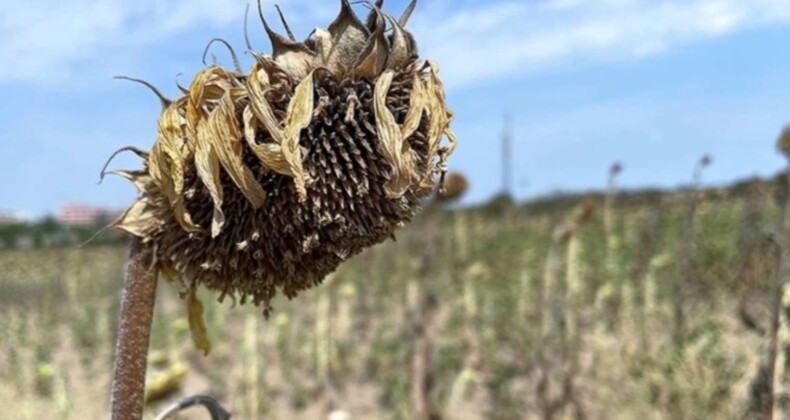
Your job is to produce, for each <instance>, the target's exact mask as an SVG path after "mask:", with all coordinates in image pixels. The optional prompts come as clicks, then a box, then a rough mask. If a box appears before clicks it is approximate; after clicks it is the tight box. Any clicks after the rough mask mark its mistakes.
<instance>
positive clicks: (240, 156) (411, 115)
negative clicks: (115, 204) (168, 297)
mask: <svg viewBox="0 0 790 420" xmlns="http://www.w3.org/2000/svg"><path fill="white" fill-rule="evenodd" d="M382 3H383V1H377V2H376V3H375V4H367V6H368V8H369V9H370V13H369V14H368V16H367V18H366V19H365V21H362V20H361V19H360V18H359V17H358V16H357V15H356V14H355V12H354V10H352V7H351V5H350V4H349V2H348V1H347V0H342V1H341V9H340V13H339V14H338V16H337V18H336V19H335V20H334V21H333V22H332V23H331V24H329V26H328V27H327V28H326V29H321V28H317V29H315V30H314V31H313V32H312V33H311V34H310V36H309V37H308V38H307V39H306V40H305V41H302V42H299V41H296V40H295V38H294V37H293V35H292V34H291V30H290V29H289V28H288V25H287V23H286V21H285V19H284V18H283V24H284V26H285V28H286V30H287V34H288V35H286V36H284V35H281V34H279V33H276V32H275V31H274V30H272V28H271V27H270V25H269V23H268V22H267V21H266V19H265V18H264V16H263V13H262V12H261V7H260V3H259V4H258V11H259V15H260V17H261V21H262V23H263V26H264V29H265V31H266V33H267V34H268V37H269V39H270V40H271V44H272V53H271V55H269V54H265V53H262V52H258V51H255V50H254V49H253V48H252V47H251V46H250V44H249V41H248V42H247V44H248V45H247V47H248V50H249V52H250V53H251V55H252V56H253V57H254V63H253V64H252V67H251V68H250V69H249V71H247V72H244V71H243V70H242V69H241V68H240V66H239V65H238V60H236V59H235V54H233V56H234V63H235V64H236V65H235V68H234V69H228V68H224V67H222V66H220V65H217V64H214V65H211V66H207V67H205V68H204V69H202V70H201V71H200V72H198V74H197V75H196V76H195V77H194V79H193V81H192V82H191V84H190V85H189V86H188V87H185V88H181V91H182V93H183V95H182V96H181V97H179V98H177V99H174V100H170V99H167V98H165V97H164V96H161V94H160V97H161V99H162V103H163V111H162V114H161V116H160V118H159V121H158V126H157V137H156V141H155V143H154V145H153V147H152V148H151V149H150V151H137V152H138V154H139V155H140V156H141V157H142V158H143V168H142V169H141V170H130V171H116V172H115V173H117V174H119V175H121V176H124V177H126V178H128V179H129V180H131V181H132V182H133V183H134V184H135V185H136V186H137V189H138V190H139V196H138V198H137V200H136V201H135V202H134V203H133V204H132V205H131V206H130V207H129V208H128V210H126V212H125V213H124V214H123V215H122V216H121V217H120V219H119V220H118V221H116V222H115V223H114V226H115V227H117V228H119V229H122V230H124V231H126V232H128V233H130V234H132V235H134V236H137V237H139V238H140V240H141V241H142V242H144V243H145V244H148V245H149V246H151V247H152V249H153V250H154V253H155V256H156V259H157V266H158V267H159V269H160V270H161V272H162V273H163V274H165V275H166V276H167V277H169V278H172V279H179V280H180V281H182V282H183V284H184V286H185V288H186V289H187V291H188V293H185V296H190V300H191V299H195V297H194V296H195V295H194V290H195V289H197V288H198V287H199V286H204V287H206V288H208V289H211V290H214V291H217V292H218V293H219V298H220V301H221V300H222V299H223V298H224V297H225V296H232V297H233V298H234V299H235V298H237V297H238V298H239V299H240V300H241V302H242V303H244V302H245V301H248V300H250V301H252V302H253V303H254V304H255V305H259V306H262V307H263V309H264V312H265V313H266V314H268V313H269V311H270V308H271V300H272V298H273V297H274V296H275V294H276V293H277V292H278V291H281V292H282V293H284V294H285V295H287V296H288V297H289V298H293V297H295V296H296V295H297V294H298V292H300V291H302V290H305V289H307V288H310V287H312V286H314V285H316V284H318V283H320V282H321V281H322V279H323V278H324V277H325V276H326V275H327V274H328V273H330V272H332V271H334V270H335V269H336V268H337V266H338V265H339V264H340V263H341V262H342V261H344V260H345V259H347V258H348V257H350V256H353V255H355V254H357V253H359V252H360V251H362V250H364V249H365V248H367V247H370V246H372V245H374V244H377V243H380V242H382V241H384V240H386V239H387V238H390V237H392V236H393V234H394V232H395V230H396V229H397V228H398V227H401V226H403V225H404V224H405V223H407V222H408V221H409V220H410V219H411V218H412V217H413V216H414V214H415V213H416V212H417V211H418V210H419V208H420V203H421V202H422V200H423V199H424V198H425V197H426V196H428V195H429V194H430V193H431V192H432V191H433V190H434V189H435V187H436V183H437V182H439V179H440V178H441V177H442V176H443V174H444V172H445V171H446V161H447V158H448V156H449V155H450V154H451V153H452V151H453V149H454V147H455V143H456V141H455V136H454V135H453V133H452V131H451V129H450V122H451V120H452V119H453V114H452V113H451V112H450V111H449V109H448V107H447V104H446V101H445V94H444V88H443V86H442V82H441V81H440V79H439V74H438V73H439V70H438V67H437V65H436V63H434V62H431V61H424V60H421V59H420V58H419V55H418V50H417V43H416V40H415V38H414V36H413V35H412V34H411V33H410V32H409V31H407V30H406V29H405V26H406V23H407V21H408V20H409V16H410V15H411V13H412V11H413V9H414V6H415V3H416V1H413V2H412V3H411V4H410V5H409V7H408V8H407V10H406V11H405V12H404V13H403V15H402V17H400V18H399V19H395V18H394V17H393V16H391V15H390V14H388V13H386V12H384V11H383V10H382V9H381V7H382ZM281 17H282V14H281ZM245 35H246V28H245ZM220 41H221V40H220ZM221 42H223V43H225V41H221ZM225 44H226V45H227V43H225ZM228 47H229V46H228ZM231 52H233V51H232V49H231ZM133 80H135V79H133ZM155 91H156V90H155ZM156 92H157V93H158V91H156ZM444 138H446V139H447V141H446V142H443V139H444Z"/></svg>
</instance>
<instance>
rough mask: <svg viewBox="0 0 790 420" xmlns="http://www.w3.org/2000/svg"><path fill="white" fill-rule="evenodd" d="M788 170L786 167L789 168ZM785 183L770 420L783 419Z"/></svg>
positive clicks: (788, 211) (789, 179) (788, 205)
mask: <svg viewBox="0 0 790 420" xmlns="http://www.w3.org/2000/svg"><path fill="white" fill-rule="evenodd" d="M789 167H790V166H789ZM784 181H785V182H786V183H787V186H786V187H785V188H786V191H787V193H786V195H787V198H785V203H784V210H783V217H782V221H781V224H780V225H779V246H780V249H779V263H778V267H777V273H776V282H775V283H774V290H773V302H772V303H773V305H772V308H771V309H772V311H771V332H770V340H769V344H768V375H769V377H770V378H771V392H772V394H773V398H772V404H771V418H772V419H774V420H779V419H781V418H783V416H782V411H783V410H782V409H783V407H782V405H781V398H780V397H781V387H782V379H783V378H782V376H783V375H782V374H783V370H784V369H783V368H784V363H783V354H782V353H783V352H784V348H780V347H781V346H782V345H784V344H785V343H784V342H783V341H784V340H783V338H785V331H782V329H783V328H786V327H787V326H786V319H784V318H785V316H784V314H783V313H782V312H783V310H784V309H785V308H784V305H783V300H784V299H783V297H784V294H785V287H786V285H787V268H788V265H789V263H788V260H789V259H790V256H789V255H788V250H789V248H788V237H789V236H790V169H789V170H788V171H787V173H786V174H785V180H784Z"/></svg>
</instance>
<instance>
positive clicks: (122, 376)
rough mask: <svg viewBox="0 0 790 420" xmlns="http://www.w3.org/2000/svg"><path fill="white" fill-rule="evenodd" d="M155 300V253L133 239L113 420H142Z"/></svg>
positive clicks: (114, 385) (117, 352)
mask: <svg viewBox="0 0 790 420" xmlns="http://www.w3.org/2000/svg"><path fill="white" fill-rule="evenodd" d="M155 297H156V270H155V269H154V268H153V251H152V250H151V248H150V247H149V246H148V245H146V244H144V243H143V241H142V240H140V239H139V238H132V241H131V245H130V249H129V263H128V266H127V269H126V283H125V285H124V291H123V298H122V300H121V302H122V304H121V321H120V325H119V327H118V342H117V344H116V347H115V372H114V374H113V383H112V397H111V407H112V408H111V411H112V418H113V420H137V419H140V418H142V415H143V404H144V396H145V372H146V367H147V362H148V357H147V355H148V344H149V340H150V335H151V323H152V321H153V312H154V301H155Z"/></svg>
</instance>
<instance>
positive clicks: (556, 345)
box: [0, 194, 779, 419]
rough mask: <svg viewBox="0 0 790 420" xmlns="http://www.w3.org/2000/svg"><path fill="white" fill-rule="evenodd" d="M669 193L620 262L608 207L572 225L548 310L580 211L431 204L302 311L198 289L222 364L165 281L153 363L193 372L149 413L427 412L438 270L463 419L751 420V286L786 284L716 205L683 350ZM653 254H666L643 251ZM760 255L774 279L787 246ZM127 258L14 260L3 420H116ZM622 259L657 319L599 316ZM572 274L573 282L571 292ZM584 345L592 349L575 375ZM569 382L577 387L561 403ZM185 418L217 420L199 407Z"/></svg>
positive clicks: (70, 253)
mask: <svg viewBox="0 0 790 420" xmlns="http://www.w3.org/2000/svg"><path fill="white" fill-rule="evenodd" d="M768 197H769V195H767V194H766V195H764V196H761V200H763V202H764V203H765V205H764V206H763V210H761V212H760V214H759V218H758V223H759V225H760V226H772V225H774V224H775V221H776V220H777V217H778V211H779V209H778V207H777V206H776V205H775V204H774V203H773V202H772V201H771V200H769V199H768ZM664 201H665V202H666V203H667V204H666V205H665V206H663V207H661V210H660V212H659V213H658V215H657V216H655V215H652V214H653V213H652V210H651V209H654V208H655V206H653V205H649V206H647V205H646V206H632V205H631V204H628V203H624V204H622V205H621V206H620V207H618V212H617V214H618V215H619V216H618V217H617V218H616V220H615V221H614V222H613V226H612V228H611V232H610V235H618V237H619V240H620V241H621V243H622V246H621V247H618V252H619V253H620V254H618V255H617V256H616V258H614V257H606V255H605V253H606V252H607V251H606V247H605V246H603V245H602V244H605V242H606V240H605V239H604V238H605V231H604V228H603V223H602V217H601V214H600V212H596V213H594V214H593V215H592V218H591V219H590V220H589V221H588V222H587V224H585V225H579V226H578V228H577V229H576V230H575V231H574V237H573V245H572V248H571V252H572V254H571V256H570V258H568V255H567V254H566V252H567V248H566V247H562V246H560V247H557V248H556V249H554V250H553V251H552V252H554V253H555V256H554V257H553V258H555V259H556V260H557V261H560V262H561V263H558V264H556V266H555V268H554V269H555V270H556V273H554V274H553V276H554V281H555V282H556V283H555V286H554V287H556V288H558V289H557V290H559V291H560V292H561V293H560V294H559V295H557V296H558V297H559V298H558V299H554V300H553V302H554V303H553V304H554V305H559V306H558V307H553V308H552V307H541V305H540V303H539V302H541V287H540V283H541V282H543V281H544V273H546V269H545V264H546V262H547V258H548V254H549V244H550V243H551V242H552V233H553V231H554V228H555V227H556V226H558V225H561V224H562V222H563V221H565V220H568V219H569V218H570V217H571V213H569V212H558V211H554V212H552V213H540V212H531V213H530V216H529V217H522V216H520V213H519V211H518V209H516V210H514V211H512V212H511V213H510V219H509V220H507V221H501V219H499V218H498V217H497V216H488V215H486V213H485V211H483V210H475V211H464V212H461V213H454V214H448V213H445V212H444V211H443V210H435V211H433V210H429V211H428V212H426V214H425V217H424V219H422V220H418V221H416V222H415V224H414V225H413V226H411V227H409V228H407V229H406V230H405V231H403V232H402V233H401V235H400V236H399V238H398V242H395V243H393V242H389V243H387V244H384V245H382V246H379V247H376V248H373V249H371V250H369V251H367V252H365V253H363V254H362V255H360V256H358V257H356V258H354V259H352V260H351V261H350V262H348V263H347V264H346V265H343V266H342V267H341V269H340V271H339V272H338V273H337V274H336V276H335V277H334V278H333V279H332V280H331V281H329V282H328V283H327V284H325V285H323V286H322V287H320V288H317V289H314V290H312V291H310V292H308V293H305V295H304V296H302V297H300V299H298V300H296V301H293V302H289V301H287V300H284V299H279V300H275V302H274V313H273V315H272V318H271V320H269V321H264V320H263V319H261V318H259V316H260V312H259V310H257V309H255V308H254V307H252V306H238V307H235V308H233V309H231V308H230V306H231V304H232V302H230V299H228V300H227V301H226V302H225V303H224V304H223V305H220V304H217V303H216V302H214V298H212V297H211V295H210V294H208V293H205V294H203V291H201V294H203V299H204V302H205V303H206V310H207V313H206V321H207V323H208V327H209V333H210V335H211V339H212V342H213V344H214V348H213V350H212V354H211V355H210V356H209V357H204V356H203V355H202V354H201V352H200V351H199V350H197V349H195V348H194V347H193V346H192V344H191V342H190V340H189V332H188V328H187V322H186V309H185V307H184V303H183V302H182V301H181V300H179V299H178V297H177V288H175V287H173V286H172V285H169V284H167V283H164V282H163V283H162V284H161V285H160V290H159V294H158V299H159V301H158V302H157V308H156V313H155V320H154V329H153V337H152V349H151V350H152V354H151V360H152V368H151V370H150V372H149V373H150V374H151V376H152V377H153V376H154V375H155V374H157V373H161V372H168V371H169V370H171V369H172V368H173V366H174V365H178V364H179V363H182V364H183V365H185V366H186V367H187V373H186V375H185V378H184V380H183V381H182V382H181V384H180V385H181V386H180V389H177V390H175V391H174V392H173V393H172V394H169V395H168V396H167V397H166V398H165V399H164V400H162V401H158V402H154V403H152V404H151V405H150V406H149V409H148V415H151V414H152V413H154V412H156V411H157V410H160V409H161V408H162V407H163V406H164V405H165V404H166V403H168V402H170V401H173V400H174V399H176V398H178V397H179V396H186V395H193V394H197V393H207V394H211V395H213V396H215V397H217V398H218V399H219V400H220V401H222V402H223V404H225V405H226V406H227V408H228V409H229V410H230V411H232V412H233V413H234V414H235V415H236V416H238V417H239V418H255V417H258V416H260V417H263V416H264V415H266V416H267V417H269V416H271V417H274V418H321V417H322V416H326V415H327V414H328V412H329V411H330V410H343V411H346V412H349V413H351V414H352V416H353V418H412V416H411V414H410V413H411V411H410V410H411V408H410V395H409V393H410V389H411V387H410V373H409V372H410V368H409V366H410V365H411V360H412V356H413V355H412V353H411V351H412V350H411V349H412V340H413V339H414V337H415V334H414V333H413V331H411V329H410V328H411V327H410V326H411V324H410V318H409V317H410V311H413V307H414V305H415V302H418V301H419V298H420V297H419V295H418V294H419V293H420V290H421V286H420V285H421V284H424V283H425V281H426V280H427V279H430V280H431V285H432V287H433V288H435V290H436V296H437V299H438V300H437V303H438V306H437V307H436V309H435V310H434V311H433V312H432V316H431V319H432V325H433V328H432V332H431V334H429V339H430V340H431V344H432V345H431V349H432V357H431V361H432V362H431V364H430V366H429V369H430V372H429V373H430V376H431V377H432V378H433V386H432V387H430V388H429V389H430V395H428V396H427V397H428V399H429V401H430V403H431V404H432V405H433V406H434V407H438V408H439V409H440V410H441V411H443V412H444V414H445V415H446V417H447V418H453V419H455V418H459V419H463V418H470V419H473V418H502V419H505V418H545V416H544V414H545V413H546V410H545V408H546V404H547V402H552V403H555V405H557V408H556V409H555V411H554V412H553V415H554V416H555V417H554V418H561V417H562V416H569V415H571V414H572V413H574V411H573V410H574V409H575V410H576V411H578V412H579V413H581V414H582V415H583V416H584V417H585V418H591V419H593V418H612V419H618V418H622V419H628V418H644V419H653V418H656V419H658V418H689V419H694V418H714V417H715V418H742V417H743V416H744V413H745V410H746V407H747V406H748V402H749V398H750V386H749V384H750V382H751V381H752V379H753V378H754V375H755V371H756V368H757V366H758V365H759V363H760V359H761V357H762V354H763V350H762V348H763V344H764V339H763V338H762V337H760V336H759V335H757V334H755V333H753V332H752V331H750V330H749V329H747V328H746V327H745V326H744V324H743V323H742V322H741V321H740V318H739V317H740V315H739V313H738V310H737V308H738V301H739V299H740V297H741V296H742V295H743V294H746V293H747V292H748V293H758V294H759V293H762V292H763V291H764V290H765V287H766V286H767V285H768V283H767V282H769V281H770V278H771V277H770V276H768V277H767V278H766V279H764V280H755V281H749V282H743V281H741V280H742V279H740V278H739V277H738V275H736V273H739V270H740V267H741V265H742V264H743V262H744V261H743V257H742V256H743V255H746V253H743V252H741V251H742V247H744V246H747V245H745V242H744V241H743V240H741V239H742V236H744V235H743V232H742V230H743V229H745V228H744V227H743V223H742V221H743V218H744V215H745V214H746V211H745V209H746V208H747V207H748V206H747V205H746V203H747V202H746V200H741V199H734V198H723V197H719V198H717V197H712V198H711V197H708V200H706V201H705V202H703V203H702V205H701V206H700V208H699V213H698V214H699V219H698V224H697V228H696V229H697V231H696V232H695V235H693V237H694V240H695V241H697V253H696V257H695V258H696V264H695V267H696V270H695V275H694V281H693V283H692V284H691V285H690V287H689V297H688V301H687V304H688V306H687V307H686V308H685V310H686V313H687V320H688V326H687V336H686V337H685V340H684V342H685V345H684V346H683V347H682V348H679V347H677V345H676V344H675V341H673V337H672V335H673V331H672V328H671V325H672V319H673V304H672V301H671V296H672V294H671V293H672V289H671V284H672V280H673V279H674V278H676V276H677V275H678V274H679V272H680V271H679V270H680V266H679V264H680V261H681V260H680V259H679V258H678V256H679V250H680V249H682V247H681V242H682V240H683V237H684V234H683V225H684V217H685V212H686V207H685V206H684V203H683V200H673V199H667V200H664ZM673 202H677V204H673ZM652 217H658V218H659V219H660V220H659V222H660V223H659V222H656V221H655V220H652V219H651V218H652ZM429 218H434V221H433V222H431V223H434V224H435V225H436V226H438V229H439V235H438V238H439V239H438V242H436V243H435V244H433V245H432V251H431V252H432V254H433V257H431V258H432V259H431V261H430V264H427V265H426V263H425V260H424V255H425V254H426V249H424V247H425V246H426V245H425V244H424V242H423V241H421V240H418V238H419V236H420V235H421V233H422V232H424V229H425V223H427V221H426V220H425V219H429ZM646 226H648V227H650V229H648V230H654V232H653V233H654V235H653V236H654V237H655V238H654V240H655V246H653V247H646V245H645V236H644V235H641V234H639V232H640V231H641V230H644V229H645V227H646ZM641 249H649V250H651V251H650V252H648V255H640V254H639V251H640V250H641ZM749 255H750V258H755V261H757V264H758V265H759V267H760V269H761V270H764V272H767V273H769V274H770V272H771V271H772V268H770V267H771V262H772V261H773V260H774V255H773V254H772V251H771V248H770V247H759V246H758V250H757V251H756V252H751V253H749ZM124 257H125V249H123V247H103V248H89V249H85V250H73V249H52V250H36V251H0V267H2V270H1V271H0V335H1V336H2V337H3V340H2V342H0V405H2V406H3V407H6V409H5V410H6V411H5V413H4V415H8V416H9V418H15V419H28V418H29V419H39V418H67V419H68V418H84V417H85V416H86V415H88V416H101V415H104V413H106V412H107V410H108V406H107V395H108V385H109V377H110V370H111V366H112V343H113V341H114V331H115V330H116V328H115V327H116V322H117V321H116V317H117V311H118V301H119V296H118V293H119V290H120V287H121V281H122V279H121V273H122V265H123V260H124ZM607 261H617V263H618V264H619V265H620V267H618V270H617V271H618V272H619V273H623V274H622V275H623V276H624V278H625V280H624V281H625V282H626V284H625V286H628V287H630V288H631V289H628V290H635V291H637V292H638V291H644V293H645V295H644V296H643V297H642V298H639V299H637V298H636V297H634V298H633V302H630V303H629V305H627V306H626V307H628V308H631V309H629V310H628V311H629V313H636V314H642V315H641V316H642V317H643V318H640V316H633V317H631V316H629V317H626V318H624V319H622V320H621V322H616V323H610V322H607V323H603V324H599V323H596V322H595V320H596V319H597V317H599V316H604V315H605V314H603V315H601V314H599V313H598V312H597V310H596V302H595V296H596V294H597V291H598V290H599V288H600V287H601V286H602V285H605V284H607V278H606V273H607V272H608V268H607V267H606V266H605V264H607ZM641 265H645V267H644V268H643V269H642V268H640V266H641ZM566 280H568V281H571V286H572V288H573V289H572V290H573V293H572V294H571V295H570V296H572V299H569V300H567V301H566V300H565V298H563V296H565V294H564V292H563V290H564V289H563V287H566V285H564V283H565V282H566ZM637 292H633V293H632V292H629V293H626V294H625V296H634V295H638V293H637ZM640 293H641V292H640ZM557 311H559V312H557ZM563 311H567V313H568V314H572V315H573V317H574V318H573V319H574V323H573V329H572V331H576V332H577V333H576V334H573V336H572V337H571V338H574V340H564V339H563V336H562V334H550V335H549V336H547V337H542V334H543V332H542V331H541V328H540V325H541V321H540V319H541V316H542V315H544V314H546V313H549V314H552V313H554V314H556V313H559V314H560V315H561V316H559V317H555V318H554V319H555V320H558V321H557V322H560V324H557V325H555V327H554V331H558V329H562V328H565V326H564V325H563V323H562V320H563V319H567V317H568V315H562V314H563V313H566V312H563ZM632 311H633V312H632ZM758 318H759V316H758ZM758 320H760V319H758ZM552 322H554V321H552ZM597 325H605V327H598V326H597ZM316 332H318V334H317V333H316ZM550 332H551V331H550ZM569 342H574V343H577V344H578V347H574V348H573V350H574V353H573V354H574V355H575V356H574V362H573V364H572V366H573V369H570V370H569V368H568V366H569V365H568V363H567V360H568V359H567V355H568V354H570V353H569V347H568V343H569ZM255 366H257V369H253V368H251V367H255ZM568 375H572V376H573V384H574V391H573V393H572V398H571V399H570V400H568V401H564V400H563V395H564V394H563V389H562V386H563V383H564V378H566V377H567V376H568ZM459 393H461V394H460V396H459ZM542 416H544V417H542ZM184 418H205V417H201V414H200V413H198V411H197V410H192V411H189V412H188V413H187V414H186V415H185V416H184Z"/></svg>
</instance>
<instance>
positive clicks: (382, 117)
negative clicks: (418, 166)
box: [373, 70, 412, 197]
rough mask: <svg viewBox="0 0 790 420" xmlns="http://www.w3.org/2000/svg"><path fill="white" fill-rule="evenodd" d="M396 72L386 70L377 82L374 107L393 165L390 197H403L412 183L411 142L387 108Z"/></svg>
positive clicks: (386, 152) (384, 147)
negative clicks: (406, 139)
mask: <svg viewBox="0 0 790 420" xmlns="http://www.w3.org/2000/svg"><path fill="white" fill-rule="evenodd" d="M393 76H394V73H393V72H392V71H391V70H388V71H386V72H384V74H382V75H381V77H379V80H378V81H377V82H376V88H375V91H374V96H375V100H374V102H373V109H374V112H375V115H376V132H377V134H378V136H379V141H380V142H381V145H382V146H383V149H384V153H385V154H386V155H387V157H388V158H389V160H390V164H391V165H392V178H391V179H390V182H388V183H387V185H386V190H387V194H388V195H389V196H390V197H401V196H403V194H404V193H405V192H406V190H407V189H408V188H409V184H410V183H411V176H412V170H411V159H410V150H409V144H408V143H406V142H404V141H403V134H402V132H401V128H400V126H398V123H397V122H396V121H395V117H394V116H393V115H392V113H391V112H390V111H389V109H387V93H388V92H389V88H390V85H391V84H392V78H393Z"/></svg>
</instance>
